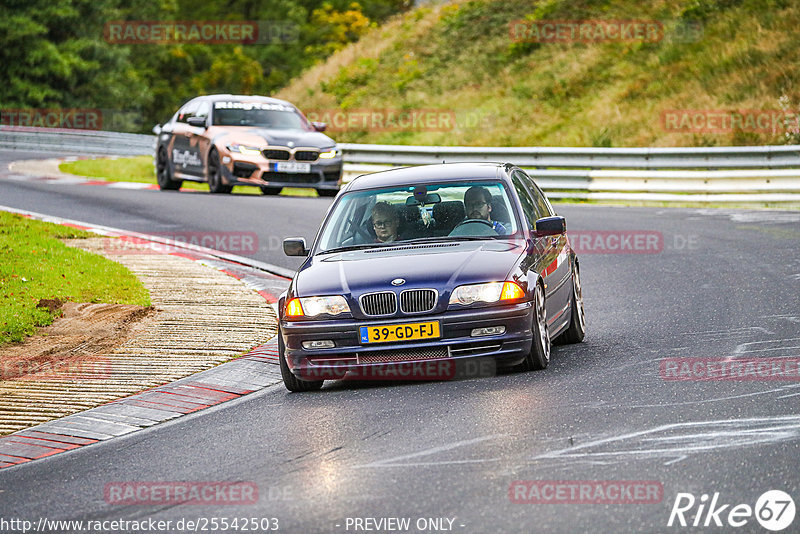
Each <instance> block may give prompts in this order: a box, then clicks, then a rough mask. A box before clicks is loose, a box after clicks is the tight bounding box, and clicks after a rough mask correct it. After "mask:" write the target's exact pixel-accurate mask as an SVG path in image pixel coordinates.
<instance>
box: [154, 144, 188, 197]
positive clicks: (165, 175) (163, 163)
mask: <svg viewBox="0 0 800 534" xmlns="http://www.w3.org/2000/svg"><path fill="white" fill-rule="evenodd" d="M156 181H157V182H158V188H159V189H161V190H162V191H177V190H179V189H180V188H181V186H182V185H183V180H175V179H173V177H172V169H171V168H170V166H169V160H168V159H167V151H166V150H165V149H164V147H163V146H162V147H161V148H159V149H158V156H157V157H156Z"/></svg>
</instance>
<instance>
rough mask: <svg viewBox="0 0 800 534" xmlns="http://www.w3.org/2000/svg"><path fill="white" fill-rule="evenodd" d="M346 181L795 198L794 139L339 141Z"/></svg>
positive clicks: (122, 139) (132, 138)
mask: <svg viewBox="0 0 800 534" xmlns="http://www.w3.org/2000/svg"><path fill="white" fill-rule="evenodd" d="M155 141H156V136H154V135H139V134H127V133H117V132H105V131H86V130H59V129H50V128H21V127H6V126H3V127H0V148H11V149H16V150H29V151H50V152H70V153H78V154H90V155H152V154H153V150H154V147H155ZM339 147H340V148H341V149H342V151H343V153H344V161H345V180H346V181H347V180H349V179H352V178H353V177H355V176H357V175H359V174H367V173H370V172H376V171H381V170H386V169H391V168H393V167H397V166H408V165H426V164H435V163H442V162H443V161H445V162H448V163H455V162H464V161H497V162H504V163H505V162H508V163H514V164H516V165H519V166H520V167H522V168H524V169H525V170H526V171H527V172H528V173H529V174H530V175H531V176H532V177H533V178H534V179H535V180H536V182H537V183H538V184H539V185H540V186H541V187H542V188H543V189H545V190H546V191H547V192H548V196H550V197H552V198H586V199H609V200H614V199H622V200H637V199H638V200H660V201H700V202H799V203H800V145H786V146H742V147H697V148H695V147H686V148H684V147H681V148H593V147H574V148H573V147H530V148H521V147H505V148H503V147H443V146H397V145H364V144H351V143H341V144H340V145H339Z"/></svg>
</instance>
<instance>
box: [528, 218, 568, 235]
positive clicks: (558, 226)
mask: <svg viewBox="0 0 800 534" xmlns="http://www.w3.org/2000/svg"><path fill="white" fill-rule="evenodd" d="M566 231H567V220H566V219H565V218H564V217H558V216H556V217H542V218H541V219H539V220H537V221H536V224H535V225H534V230H533V235H535V236H536V237H544V236H547V235H559V234H563V233H566Z"/></svg>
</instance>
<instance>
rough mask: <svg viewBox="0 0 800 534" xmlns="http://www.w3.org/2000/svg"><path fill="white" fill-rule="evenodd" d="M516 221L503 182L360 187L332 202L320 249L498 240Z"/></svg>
mask: <svg viewBox="0 0 800 534" xmlns="http://www.w3.org/2000/svg"><path fill="white" fill-rule="evenodd" d="M518 228H519V224H518V223H517V219H516V217H515V215H514V210H513V208H512V204H511V201H510V199H509V195H508V192H507V191H506V189H505V187H503V184H502V183H501V182H497V181H494V182H491V181H490V182H463V183H446V184H426V185H411V186H403V187H394V188H387V189H377V190H370V191H358V192H353V193H347V194H345V195H344V196H343V197H342V198H341V199H340V200H339V202H338V203H337V204H336V207H335V208H334V211H333V213H332V214H331V216H330V218H329V219H328V222H327V224H326V225H325V229H324V230H323V232H322V237H321V239H320V245H319V251H320V252H325V251H333V250H338V249H346V248H368V247H373V246H382V245H387V244H391V243H396V242H414V241H429V240H458V239H462V240H474V239H498V238H502V237H505V236H509V235H512V234H515V233H516V232H517V229H518Z"/></svg>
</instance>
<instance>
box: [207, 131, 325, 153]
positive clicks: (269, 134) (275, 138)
mask: <svg viewBox="0 0 800 534" xmlns="http://www.w3.org/2000/svg"><path fill="white" fill-rule="evenodd" d="M213 128H215V129H218V130H217V131H214V132H213V133H212V135H211V137H212V139H213V141H214V143H220V144H223V145H229V144H231V143H240V144H243V145H250V146H259V147H260V146H263V145H264V144H268V145H270V146H286V147H290V148H297V147H314V148H330V147H333V146H335V145H336V142H335V141H334V140H333V139H331V138H330V137H328V136H327V135H325V134H324V133H321V132H308V131H305V130H279V129H269V128H250V127H243V126H213ZM290 143H291V145H290Z"/></svg>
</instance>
